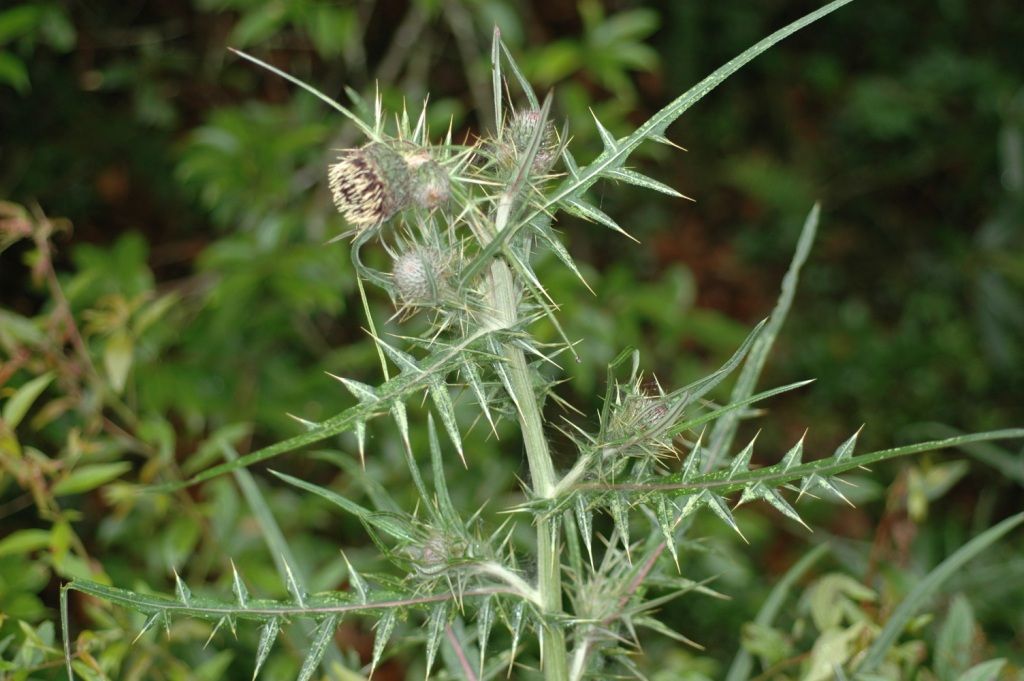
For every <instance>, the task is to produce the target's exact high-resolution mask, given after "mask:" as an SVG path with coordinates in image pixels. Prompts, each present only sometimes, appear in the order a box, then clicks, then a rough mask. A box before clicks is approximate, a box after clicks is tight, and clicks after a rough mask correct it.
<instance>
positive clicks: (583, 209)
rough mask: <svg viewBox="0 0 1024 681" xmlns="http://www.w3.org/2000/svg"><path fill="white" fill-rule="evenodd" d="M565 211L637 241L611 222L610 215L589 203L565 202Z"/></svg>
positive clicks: (581, 201)
mask: <svg viewBox="0 0 1024 681" xmlns="http://www.w3.org/2000/svg"><path fill="white" fill-rule="evenodd" d="M565 209H566V210H567V211H568V212H570V213H572V214H573V215H576V216H578V217H581V218H584V219H585V220H590V221H591V222H596V223H598V224H600V225H604V226H605V227H607V228H609V229H612V230H615V231H616V232H618V233H619V234H621V235H622V236H624V237H626V238H627V239H632V240H633V241H637V240H636V239H635V238H634V237H633V236H632V235H631V234H630V233H629V232H627V231H626V230H624V229H622V227H619V223H617V222H615V220H613V219H612V218H611V216H610V215H608V214H607V213H605V212H604V211H603V210H601V209H600V208H598V207H597V206H595V205H593V204H591V203H587V202H586V201H584V200H583V199H569V200H567V201H566V202H565ZM637 243H639V242H637Z"/></svg>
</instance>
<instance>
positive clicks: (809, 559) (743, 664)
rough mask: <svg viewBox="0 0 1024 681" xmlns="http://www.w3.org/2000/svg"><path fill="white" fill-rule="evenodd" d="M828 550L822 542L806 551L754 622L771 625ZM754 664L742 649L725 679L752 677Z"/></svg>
mask: <svg viewBox="0 0 1024 681" xmlns="http://www.w3.org/2000/svg"><path fill="white" fill-rule="evenodd" d="M828 552H829V546H828V544H820V545H818V546H816V547H814V548H813V549H811V550H810V551H808V552H807V553H805V554H804V556H803V557H802V558H801V559H800V560H798V561H797V562H796V563H795V564H794V565H793V567H791V568H789V570H787V571H786V574H785V575H783V577H782V579H780V580H779V581H778V583H777V584H776V585H775V586H774V587H773V588H772V590H771V593H769V594H768V598H766V599H765V601H764V603H763V604H762V605H761V609H760V610H759V611H758V613H757V616H756V617H755V618H754V624H755V625H756V626H759V627H770V626H771V625H772V623H773V622H774V621H775V618H776V616H778V614H779V611H780V610H782V606H783V604H784V603H785V601H786V599H787V598H788V597H789V592H790V590H791V589H792V588H793V586H794V585H796V583H797V582H799V581H800V579H802V578H803V576H804V575H805V574H806V573H807V571H808V570H810V569H811V568H812V567H813V566H814V564H815V563H817V562H818V561H819V560H821V558H822V557H823V556H824V555H825V554H826V553H828ZM753 666H754V661H753V659H752V658H751V655H750V652H749V651H747V650H745V649H743V650H740V651H739V652H738V653H737V654H736V657H735V659H733V662H732V666H731V667H729V674H728V676H726V678H725V681H747V679H749V678H750V672H751V670H752V669H753Z"/></svg>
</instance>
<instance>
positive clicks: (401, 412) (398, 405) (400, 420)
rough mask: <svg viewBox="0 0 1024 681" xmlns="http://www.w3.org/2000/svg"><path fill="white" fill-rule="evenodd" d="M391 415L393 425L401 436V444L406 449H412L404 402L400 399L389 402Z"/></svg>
mask: <svg viewBox="0 0 1024 681" xmlns="http://www.w3.org/2000/svg"><path fill="white" fill-rule="evenodd" d="M391 416H392V418H394V419H395V425H397V426H398V432H399V434H400V435H401V436H402V444H403V445H405V449H406V450H407V451H410V452H411V451H412V445H411V444H410V443H409V417H408V416H407V415H406V411H405V403H404V402H402V401H401V400H395V401H394V402H393V403H392V404H391Z"/></svg>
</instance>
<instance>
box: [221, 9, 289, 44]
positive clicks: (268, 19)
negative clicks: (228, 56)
mask: <svg viewBox="0 0 1024 681" xmlns="http://www.w3.org/2000/svg"><path fill="white" fill-rule="evenodd" d="M287 12H288V6H287V5H286V4H285V3H283V2H280V1H277V2H275V1H273V0H272V1H271V2H266V3H262V4H260V5H254V6H253V8H252V9H250V10H248V11H246V12H244V13H243V14H242V17H241V19H239V21H238V23H236V24H235V27H234V29H232V31H231V35H230V36H229V37H228V41H229V42H231V43H234V44H235V45H238V46H239V47H247V46H249V45H252V44H253V43H257V42H260V41H262V40H266V39H267V38H269V37H270V36H272V35H274V34H275V33H277V32H278V31H279V30H280V28H281V26H282V25H283V24H284V22H285V20H286V18H287Z"/></svg>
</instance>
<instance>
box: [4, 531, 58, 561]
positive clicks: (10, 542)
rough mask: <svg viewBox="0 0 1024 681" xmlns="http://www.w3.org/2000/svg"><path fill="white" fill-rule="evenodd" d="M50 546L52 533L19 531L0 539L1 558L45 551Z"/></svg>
mask: <svg viewBox="0 0 1024 681" xmlns="http://www.w3.org/2000/svg"><path fill="white" fill-rule="evenodd" d="M49 545H50V531H49V530H39V529H29V530H18V531H17V532H14V533H12V534H10V535H8V536H6V537H4V538H3V539H0V558H2V557H3V556H17V555H22V554H25V553H31V552H32V551H38V550H40V549H45V548H47V547H48V546H49Z"/></svg>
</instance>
